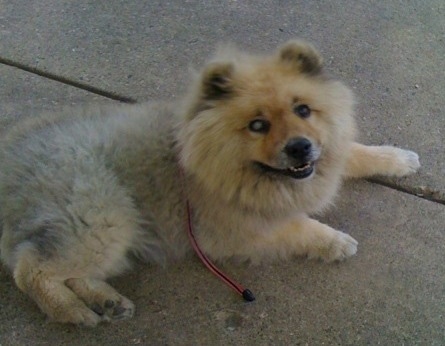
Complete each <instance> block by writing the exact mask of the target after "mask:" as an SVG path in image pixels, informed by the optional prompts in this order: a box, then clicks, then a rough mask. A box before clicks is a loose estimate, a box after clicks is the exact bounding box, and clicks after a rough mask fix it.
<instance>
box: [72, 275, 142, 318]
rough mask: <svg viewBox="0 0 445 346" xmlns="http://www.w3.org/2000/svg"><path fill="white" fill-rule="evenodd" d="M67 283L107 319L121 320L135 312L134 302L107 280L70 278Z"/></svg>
mask: <svg viewBox="0 0 445 346" xmlns="http://www.w3.org/2000/svg"><path fill="white" fill-rule="evenodd" d="M65 283H66V285H67V286H68V287H69V288H71V290H73V292H74V293H76V294H77V296H78V297H79V298H81V299H82V300H83V301H84V302H85V303H86V304H87V305H88V306H89V307H90V308H91V309H92V310H94V311H95V312H96V313H97V314H99V315H100V316H103V318H104V319H105V320H110V319H111V320H121V319H125V318H130V317H132V316H133V314H134V304H133V303H132V302H131V301H130V300H129V299H127V298H125V297H124V296H122V295H120V294H119V293H117V292H116V290H115V289H114V288H113V287H111V286H110V285H108V284H107V283H106V282H104V281H101V280H95V279H68V280H66V281H65Z"/></svg>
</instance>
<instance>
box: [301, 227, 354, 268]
mask: <svg viewBox="0 0 445 346" xmlns="http://www.w3.org/2000/svg"><path fill="white" fill-rule="evenodd" d="M357 245H358V242H357V240H355V239H354V238H352V237H351V236H350V235H348V234H346V233H343V232H340V231H335V233H334V236H333V238H332V240H331V241H330V242H329V243H328V245H327V246H326V247H324V248H319V249H317V251H314V252H312V253H309V258H321V259H323V260H324V261H326V262H333V261H342V260H344V259H346V258H348V257H351V256H353V255H355V253H356V252H357Z"/></svg>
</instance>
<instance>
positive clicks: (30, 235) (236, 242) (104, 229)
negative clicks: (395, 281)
mask: <svg viewBox="0 0 445 346" xmlns="http://www.w3.org/2000/svg"><path fill="white" fill-rule="evenodd" d="M353 104H354V101H353V95H352V93H351V91H350V89H348V88H347V87H346V86H345V85H344V84H342V83H341V82H339V81H336V80H334V79H332V78H331V77H329V76H328V75H327V74H326V73H325V72H324V69H323V66H322V59H321V57H320V55H319V53H318V52H317V51H316V50H315V48H314V47H313V46H312V45H311V44H309V43H307V42H304V41H300V40H294V41H290V42H288V43H286V44H284V45H283V46H281V47H279V48H278V49H277V51H276V52H274V53H272V54H270V55H253V54H248V53H246V52H241V51H239V50H236V49H235V48H230V47H228V48H226V49H220V50H219V52H218V53H217V54H216V55H215V57H214V58H213V59H211V60H210V61H209V62H208V63H207V64H206V65H205V67H204V68H203V69H202V70H201V71H200V72H199V73H197V75H196V76H195V78H194V80H193V82H192V83H191V86H190V87H189V91H188V92H187V93H186V95H185V96H184V98H183V99H181V100H179V101H177V102H167V103H162V102H160V103H156V102H154V103H148V104H140V105H119V106H112V107H110V106H102V107H97V108H91V109H84V110H76V111H72V112H69V113H67V114H63V115H62V114H59V115H58V114H55V115H47V116H41V117H35V118H32V119H29V120H25V121H23V122H21V123H19V124H17V126H16V127H14V128H12V129H11V130H10V131H9V132H8V133H7V134H6V135H4V136H3V138H2V139H1V143H0V145H1V151H0V162H1V168H0V209H1V214H0V215H1V222H2V237H1V259H2V261H3V263H4V264H5V266H6V267H7V268H9V269H10V270H11V272H12V274H13V277H14V280H15V283H16V285H17V286H18V288H19V289H20V290H22V291H23V292H25V293H26V294H28V295H29V296H30V297H31V298H32V299H33V300H34V301H35V302H36V303H37V305H38V306H39V307H40V309H41V310H42V311H43V312H44V313H45V314H47V315H48V316H49V317H50V318H51V319H52V320H54V321H57V322H62V323H73V324H82V325H86V326H94V325H96V324H97V323H99V322H101V321H111V320H120V319H125V318H129V317H131V316H133V314H134V305H133V303H132V302H131V301H130V300H129V299H128V298H126V297H123V296H122V295H120V294H119V293H118V292H117V291H116V290H115V289H114V288H112V287H111V286H110V285H109V284H108V283H107V282H106V280H107V278H110V277H112V276H116V275H119V274H121V273H122V272H124V271H125V270H127V269H128V268H130V266H131V263H132V259H133V258H135V257H136V258H140V259H142V260H144V261H149V262H155V263H165V262H166V261H171V260H177V259H180V258H182V257H184V255H186V254H187V253H188V252H190V251H191V246H190V243H189V240H188V236H187V232H186V230H185V229H184V228H185V227H184V220H185V218H186V202H187V203H190V205H191V206H192V208H193V215H192V216H191V222H192V223H193V227H194V232H195V237H196V240H197V242H198V244H199V246H200V247H201V249H202V250H203V252H204V253H206V254H207V255H208V256H209V257H210V258H212V259H213V260H216V261H224V260H228V259H236V260H238V259H239V260H248V261H251V262H253V263H257V262H260V261H263V260H274V259H288V258H290V257H292V256H295V255H306V256H308V257H309V258H321V259H323V260H325V261H327V262H331V261H340V260H343V259H346V258H347V257H350V256H352V255H354V254H355V253H356V251H357V242H356V241H355V240H354V239H353V238H352V237H351V236H349V235H347V234H345V233H343V232H340V231H337V230H335V229H333V228H331V227H329V226H327V225H325V224H322V223H320V222H318V221H316V220H314V219H312V218H310V217H309V215H313V214H316V213H318V212H320V211H322V210H323V209H325V208H326V207H327V206H328V205H330V204H331V203H332V200H333V198H334V196H335V195H336V193H337V191H338V189H339V187H340V185H341V182H342V181H343V180H344V179H345V178H359V177H367V176H372V175H376V174H378V175H394V176H404V175H407V174H410V173H414V172H415V171H416V170H417V169H418V168H419V166H420V164H419V159H418V156H417V154H416V153H414V152H412V151H408V150H402V149H399V148H395V147H392V146H366V145H362V144H359V143H357V142H355V136H356V126H355V122H354V118H353Z"/></svg>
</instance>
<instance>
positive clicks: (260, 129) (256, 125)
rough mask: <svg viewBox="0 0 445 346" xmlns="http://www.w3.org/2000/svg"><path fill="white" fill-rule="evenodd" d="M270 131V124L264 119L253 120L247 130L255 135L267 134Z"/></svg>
mask: <svg viewBox="0 0 445 346" xmlns="http://www.w3.org/2000/svg"><path fill="white" fill-rule="evenodd" d="M269 129H270V122H268V121H267V120H264V119H255V120H252V121H251V122H250V123H249V130H250V131H252V132H257V133H267V132H268V131H269Z"/></svg>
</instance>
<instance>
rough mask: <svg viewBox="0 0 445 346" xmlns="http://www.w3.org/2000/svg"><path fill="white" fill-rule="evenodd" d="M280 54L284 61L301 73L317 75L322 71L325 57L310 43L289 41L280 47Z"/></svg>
mask: <svg viewBox="0 0 445 346" xmlns="http://www.w3.org/2000/svg"><path fill="white" fill-rule="evenodd" d="M278 56H279V59H280V60H281V61H282V62H284V63H286V64H290V65H291V66H292V67H293V68H294V69H295V70H296V71H298V72H300V73H304V74H309V75H317V74H320V73H321V71H322V67H323V59H322V58H321V56H320V54H319V53H318V51H317V50H316V49H315V48H314V46H312V45H311V44H310V43H307V42H304V41H301V40H293V41H289V42H287V43H286V44H285V45H283V46H282V47H281V48H280V49H279V53H278Z"/></svg>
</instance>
